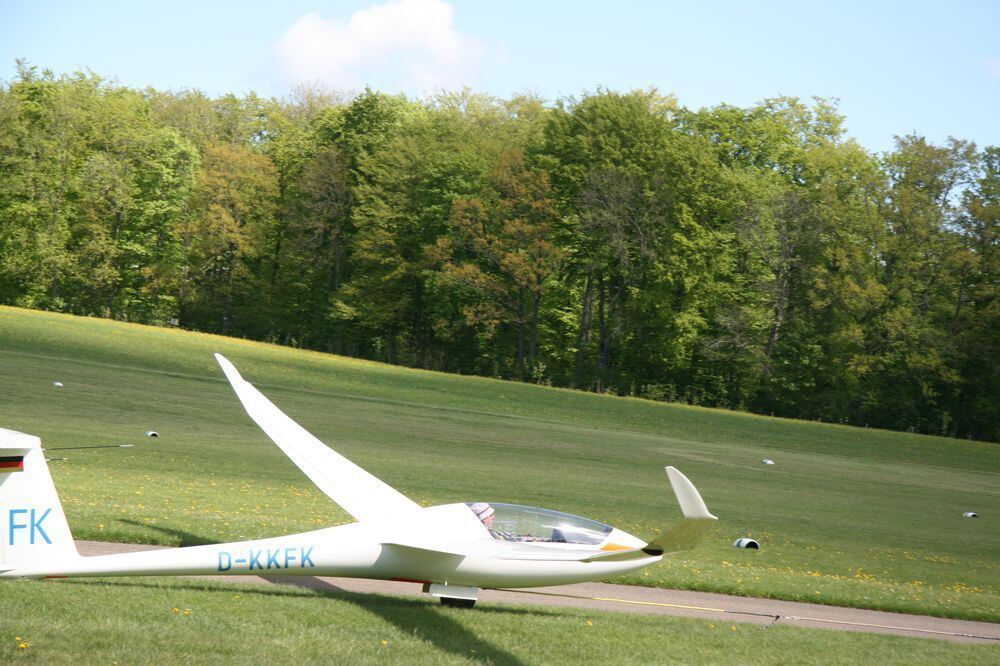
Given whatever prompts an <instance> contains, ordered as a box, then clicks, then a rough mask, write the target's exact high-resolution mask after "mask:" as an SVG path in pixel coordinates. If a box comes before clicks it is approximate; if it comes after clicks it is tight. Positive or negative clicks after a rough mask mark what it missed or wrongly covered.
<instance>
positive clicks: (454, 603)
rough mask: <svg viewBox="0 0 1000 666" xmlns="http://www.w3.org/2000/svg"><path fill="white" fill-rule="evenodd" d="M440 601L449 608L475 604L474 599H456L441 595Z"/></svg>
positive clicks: (466, 606)
mask: <svg viewBox="0 0 1000 666" xmlns="http://www.w3.org/2000/svg"><path fill="white" fill-rule="evenodd" d="M441 603H442V604H443V605H445V606H449V607H450V608H472V607H473V606H475V605H476V600H475V599H457V598H455V597H441Z"/></svg>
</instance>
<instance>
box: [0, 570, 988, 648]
mask: <svg viewBox="0 0 1000 666" xmlns="http://www.w3.org/2000/svg"><path fill="white" fill-rule="evenodd" d="M0 591H2V592H0V662H3V663H19V662H24V663H39V664H53V663H55V664H68V663H72V664H115V663H118V664H134V663H154V664H176V663H213V664H217V663H240V664H264V663H272V664H302V663H315V664H347V663H349V664H371V663H378V664H468V663H482V664H505V665H507V664H633V663H634V664H663V663H684V664H725V663H740V664H773V663H785V664H816V663H837V664H852V663H856V664H872V663H878V664H907V665H908V666H909V665H911V664H942V663H948V664H950V665H954V666H957V665H959V664H969V665H970V666H971V665H975V666H979V665H981V664H989V663H996V662H997V660H998V659H1000V646H995V645H990V644H984V645H957V644H954V643H946V642H943V641H938V640H929V639H926V638H904V637H899V636H879V635H868V634H857V633H847V632H841V631H824V630H820V629H813V630H807V629H801V628H797V627H789V626H782V625H781V624H778V625H775V626H772V627H770V628H769V629H766V630H761V628H760V627H758V626H756V625H749V624H732V623H728V622H709V621H703V620H692V619H681V618H670V617H664V616H651V615H632V614H624V613H622V614H619V613H608V612H592V611H585V610H581V609H557V608H542V607H518V606H508V605H502V604H490V603H485V604H479V605H478V606H477V607H476V608H475V609H474V610H462V609H449V608H445V607H443V606H441V605H440V604H438V603H436V602H434V601H432V600H430V599H416V598H395V597H387V596H382V595H375V594H367V595H361V594H350V593H345V592H336V591H330V592H325V591H312V590H305V589H301V588H297V587H295V586H294V585H280V586H273V587H265V586H261V585H237V584H229V583H206V582H204V581H200V580H198V581H196V580H186V579H168V578H154V579H134V580H123V579H118V580H103V581H95V580H60V581H3V582H0Z"/></svg>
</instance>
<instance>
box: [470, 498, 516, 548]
mask: <svg viewBox="0 0 1000 666" xmlns="http://www.w3.org/2000/svg"><path fill="white" fill-rule="evenodd" d="M470 508H471V509H472V513H474V514H476V518H478V519H479V520H481V521H483V525H485V526H486V529H488V530H489V531H490V536H492V537H493V538H494V539H501V540H503V541H514V540H515V539H514V537H513V535H510V534H507V533H505V532H498V531H496V530H494V529H493V513H494V511H493V507H492V506H490V505H489V504H487V503H486V502H476V503H475V504H473V505H472V506H471V507H470Z"/></svg>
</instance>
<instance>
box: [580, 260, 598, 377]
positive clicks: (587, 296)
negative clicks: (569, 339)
mask: <svg viewBox="0 0 1000 666" xmlns="http://www.w3.org/2000/svg"><path fill="white" fill-rule="evenodd" d="M593 324H594V269H593V268H591V269H590V270H588V271H587V286H586V287H585V288H584V290H583V303H582V304H581V308H580V331H579V335H577V338H576V383H577V385H582V384H583V364H584V359H585V358H586V356H587V345H588V344H590V329H591V327H592V326H593Z"/></svg>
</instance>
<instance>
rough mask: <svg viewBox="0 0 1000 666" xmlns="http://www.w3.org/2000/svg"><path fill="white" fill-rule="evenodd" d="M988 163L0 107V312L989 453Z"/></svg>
mask: <svg viewBox="0 0 1000 666" xmlns="http://www.w3.org/2000/svg"><path fill="white" fill-rule="evenodd" d="M998 155H1000V153H998V149H997V148H996V147H988V148H986V149H984V150H981V151H980V150H977V148H976V147H975V146H973V145H972V144H969V143H967V142H963V141H959V140H955V139H952V140H950V141H949V142H948V143H947V144H946V145H943V146H935V145H932V144H930V143H928V142H927V141H926V140H925V139H923V138H922V137H920V136H918V135H914V136H907V137H901V138H899V140H898V142H897V146H896V149H895V150H894V151H892V152H891V153H889V154H887V155H883V156H876V155H872V154H870V153H868V152H867V151H865V150H864V149H862V148H861V147H860V146H858V145H857V144H856V143H855V142H854V141H852V140H850V139H847V138H846V137H845V130H844V118H843V116H842V115H841V114H840V113H839V111H838V109H837V106H836V103H835V102H832V101H829V100H824V99H815V100H812V101H811V102H806V101H802V100H799V99H796V98H787V97H780V98H775V99H768V100H764V101H763V102H761V103H758V104H755V105H752V106H750V107H747V108H740V107H734V106H729V105H721V106H718V107H714V108H708V109H701V110H698V111H692V110H690V109H687V108H684V107H682V106H680V105H679V104H678V102H677V100H675V99H674V98H673V97H670V96H665V95H661V94H660V93H658V92H656V91H655V90H649V91H633V92H630V93H617V92H613V91H607V90H599V91H598V92H596V93H593V94H585V95H583V96H582V97H580V98H579V99H575V98H569V99H565V100H561V101H558V102H556V103H555V104H554V105H552V104H547V103H545V102H544V101H543V100H540V99H537V98H535V97H531V96H519V97H515V98H513V99H510V100H498V99H495V98H492V97H490V96H487V95H482V94H477V93H474V92H472V91H470V90H462V91H459V92H451V93H447V92H446V93H440V94H438V95H436V96H433V97H430V98H427V99H424V100H420V101H414V100H409V99H407V98H405V97H403V96H393V95H386V94H383V93H380V92H377V91H373V90H368V89H366V90H365V91H364V92H363V93H361V94H359V95H356V96H354V97H353V98H348V97H347V96H345V95H341V94H339V93H336V92H331V91H327V90H324V89H322V88H320V87H317V86H312V87H302V88H299V89H297V90H296V91H294V93H293V95H292V97H291V99H288V100H285V99H282V100H276V99H261V98H259V97H257V96H256V95H255V94H253V93H250V94H247V95H244V96H242V97H238V96H235V95H223V96H221V97H218V98H214V99H213V98H210V97H208V96H206V95H204V94H203V93H201V92H198V91H193V90H189V91H180V92H160V91H156V90H146V91H142V92H138V91H134V90H130V89H128V88H126V87H123V86H120V85H117V84H115V83H113V82H108V81H105V80H103V79H101V78H99V77H97V76H95V75H93V74H90V73H86V74H85V73H75V74H72V75H63V76H56V75H54V74H53V73H52V72H49V71H39V70H37V69H36V68H33V67H30V66H28V65H26V64H25V63H19V68H18V74H17V76H16V78H15V79H14V80H13V81H11V82H8V83H5V84H4V85H3V86H0V303H6V304H16V305H21V306H26V307H33V308H40V309H49V310H58V311H66V312H73V313H77V314H86V315H94V316H101V317H110V318H115V319H124V320H130V321H141V322H149V323H159V324H164V323H168V322H174V323H176V324H179V325H180V326H183V327H186V328H192V329H198V330H207V331H223V332H226V333H228V334H231V335H237V336H246V337H252V338H256V339H263V340H273V341H278V342H281V343H283V344H289V345H294V346H302V347H308V348H312V349H320V350H327V351H335V352H338V353H347V354H351V355H355V356H360V357H366V358H373V359H379V360H386V361H390V362H393V363H399V364H404V365H412V366H420V367H425V368H434V369H441V370H446V371H450V372H461V373H477V374H484V375H491V376H500V377H509V378H517V379H521V380H524V381H534V382H539V383H554V384H557V385H562V386H572V387H577V388H582V389H592V390H596V391H608V392H613V393H617V394H628V395H638V396H646V397H651V398H655V399H658V400H677V401H683V402H688V403H692V404H701V405H714V406H722V407H727V408H733V409H743V410H751V411H755V412H758V413H767V414H778V415H785V416H795V417H800V418H807V419H821V420H824V421H835V422H841V423H852V424H854V425H858V426H863V425H878V426H883V427H890V428H896V429H904V430H913V431H918V432H926V433H937V434H946V435H951V436H954V437H973V438H979V439H988V440H1000V418H998V414H1000V412H998V409H1000V408H998V407H997V405H1000V381H998V380H997V377H1000V371H998V370H1000V369H998V367H997V359H998V358H1000V341H998V338H997V330H998V329H1000V326H998V312H1000V306H998V304H997V299H996V283H997V277H996V276H997V252H996V243H997V240H996V239H997V233H996V230H997V224H998V213H997V210H998V203H997V201H998V191H1000V185H998V184H997V183H998V175H997V174H998V166H997V165H998V162H1000V157H998Z"/></svg>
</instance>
